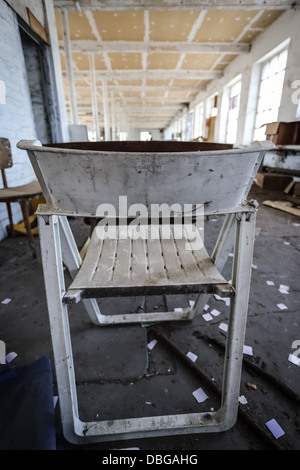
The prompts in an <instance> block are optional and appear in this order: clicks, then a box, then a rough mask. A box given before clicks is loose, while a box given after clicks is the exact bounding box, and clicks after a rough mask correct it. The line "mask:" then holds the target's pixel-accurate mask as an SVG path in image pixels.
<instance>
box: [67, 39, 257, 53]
mask: <svg viewBox="0 0 300 470" xmlns="http://www.w3.org/2000/svg"><path fill="white" fill-rule="evenodd" d="M59 46H60V48H61V49H63V47H64V43H63V41H59ZM250 48H251V46H250V44H245V43H239V44H232V43H224V42H183V41H174V42H163V41H150V42H143V41H101V42H99V41H95V40H91V39H90V40H72V51H73V52H82V53H88V52H94V53H95V52H97V53H110V52H121V53H122V52H126V53H129V52H132V53H149V54H150V53H154V52H156V53H157V52H162V53H166V52H167V53H170V54H172V53H176V54H178V53H183V52H185V53H187V54H236V55H239V54H246V53H248V52H249V51H250Z"/></svg>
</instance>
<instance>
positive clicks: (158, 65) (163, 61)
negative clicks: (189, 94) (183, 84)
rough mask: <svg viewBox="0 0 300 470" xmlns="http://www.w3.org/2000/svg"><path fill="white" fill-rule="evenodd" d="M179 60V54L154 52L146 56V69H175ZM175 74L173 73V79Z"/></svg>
mask: <svg viewBox="0 0 300 470" xmlns="http://www.w3.org/2000/svg"><path fill="white" fill-rule="evenodd" d="M179 58H180V54H179V53H178V54H170V53H165V54H163V53H159V52H154V53H153V54H149V55H148V68H149V69H150V70H151V69H160V70H162V69H175V68H176V66H177V64H178V61H179ZM175 76H176V74H175V71H174V78H175Z"/></svg>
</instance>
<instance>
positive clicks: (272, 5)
mask: <svg viewBox="0 0 300 470" xmlns="http://www.w3.org/2000/svg"><path fill="white" fill-rule="evenodd" d="M54 6H55V8H56V9H57V8H58V9H59V8H62V7H63V8H68V9H71V10H74V11H80V10H81V9H82V10H86V9H88V10H128V9H130V10H203V9H207V10H268V9H269V10H287V9H290V8H294V9H299V8H300V5H299V2H296V1H295V0H294V1H293V0H243V2H241V0H230V1H226V0H214V1H212V0H199V1H198V0H181V1H180V2H178V1H176V0H125V1H124V0H81V1H75V0H54Z"/></svg>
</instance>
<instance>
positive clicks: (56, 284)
mask: <svg viewBox="0 0 300 470" xmlns="http://www.w3.org/2000/svg"><path fill="white" fill-rule="evenodd" d="M38 223H39V234H40V243H41V253H42V263H43V271H44V277H45V289H46V297H47V305H48V313H49V321H50V329H51V337H52V346H53V354H54V360H55V370H56V377H57V386H58V395H59V403H60V409H61V417H62V424H63V429H64V434H65V436H66V438H67V439H69V440H74V426H75V425H76V418H77V417H78V412H77V394H76V383H75V376H74V365H73V358H72V345H71V339H70V330H69V320H68V311H67V305H64V303H63V302H62V297H63V295H64V292H65V285H64V275H63V266H62V259H61V244H60V236H59V231H60V230H59V229H60V224H59V221H58V217H57V216H49V217H46V218H45V219H44V217H43V216H38ZM74 421H75V424H74ZM75 437H76V436H75Z"/></svg>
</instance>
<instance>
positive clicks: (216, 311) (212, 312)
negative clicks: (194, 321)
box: [210, 308, 221, 317]
mask: <svg viewBox="0 0 300 470" xmlns="http://www.w3.org/2000/svg"><path fill="white" fill-rule="evenodd" d="M210 313H211V314H212V315H213V316H214V317H217V316H218V315H220V313H221V312H219V310H217V309H216V308H214V309H213V310H212V311H211V312H210Z"/></svg>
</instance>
